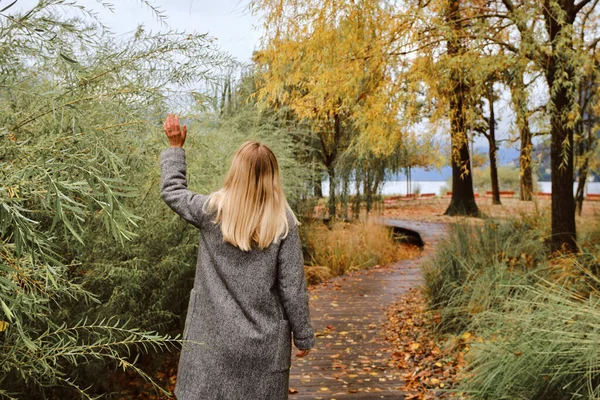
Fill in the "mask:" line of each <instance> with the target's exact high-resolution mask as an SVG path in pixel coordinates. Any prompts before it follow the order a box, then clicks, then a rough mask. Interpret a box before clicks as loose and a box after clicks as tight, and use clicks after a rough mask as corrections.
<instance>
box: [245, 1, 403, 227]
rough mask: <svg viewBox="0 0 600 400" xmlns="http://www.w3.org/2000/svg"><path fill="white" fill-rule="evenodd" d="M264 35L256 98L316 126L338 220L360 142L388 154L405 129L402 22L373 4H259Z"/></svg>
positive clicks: (382, 5)
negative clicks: (350, 155) (338, 191)
mask: <svg viewBox="0 0 600 400" xmlns="http://www.w3.org/2000/svg"><path fill="white" fill-rule="evenodd" d="M253 7H254V9H255V10H256V11H257V12H260V13H261V14H262V15H264V27H265V36H264V40H263V44H262V49H261V50H260V51H258V52H257V53H256V55H255V61H256V62H257V64H258V65H259V66H262V67H263V69H262V73H263V78H264V81H263V85H262V87H261V88H260V89H259V91H258V93H257V94H258V96H259V97H262V98H264V99H266V100H267V101H269V102H270V103H271V104H273V105H275V106H280V105H286V106H289V107H290V108H291V109H292V110H293V111H294V112H295V113H296V114H297V115H298V116H299V117H300V118H301V119H305V120H308V121H310V122H311V123H312V125H313V130H314V132H315V133H316V134H317V135H318V138H319V142H320V151H321V159H322V162H323V164H324V165H325V167H326V169H327V172H328V174H329V181H330V189H329V211H330V215H332V216H334V215H335V208H336V205H335V204H336V201H335V182H336V169H335V167H336V162H337V160H338V159H339V157H340V154H341V153H342V152H343V151H345V149H346V148H347V147H348V146H349V145H350V144H351V143H352V142H354V141H358V142H360V146H359V148H364V149H365V151H367V152H374V153H388V154H389V153H390V152H391V151H392V149H394V148H395V147H396V146H397V145H398V143H400V142H401V138H402V136H403V135H404V134H406V131H405V130H402V129H400V128H399V124H398V118H399V115H400V114H401V112H400V109H401V107H402V102H401V101H398V99H399V97H401V93H402V91H401V90H399V80H398V74H397V68H398V66H399V65H400V63H399V62H398V61H397V54H394V46H396V45H397V37H396V36H397V33H398V28H397V26H396V25H397V23H398V20H397V19H395V18H394V15H395V14H394V8H393V7H392V6H391V5H388V4H386V3H382V2H379V1H375V0H369V1H362V2H353V1H342V2H338V1H333V0H326V1H317V0H299V1H295V0H286V1H283V2H282V1H275V0H256V1H254V2H253Z"/></svg>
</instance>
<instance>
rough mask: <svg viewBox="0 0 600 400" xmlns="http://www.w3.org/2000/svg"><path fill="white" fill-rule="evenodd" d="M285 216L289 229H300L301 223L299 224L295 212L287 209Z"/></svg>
mask: <svg viewBox="0 0 600 400" xmlns="http://www.w3.org/2000/svg"><path fill="white" fill-rule="evenodd" d="M285 215H286V218H287V222H288V227H289V229H290V230H292V229H295V228H297V227H298V225H300V223H299V222H298V218H297V217H296V214H294V212H293V211H292V210H291V209H286V210H285Z"/></svg>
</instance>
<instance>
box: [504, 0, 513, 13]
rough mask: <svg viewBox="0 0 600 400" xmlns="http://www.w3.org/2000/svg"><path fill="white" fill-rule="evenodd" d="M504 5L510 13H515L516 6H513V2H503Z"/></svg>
mask: <svg viewBox="0 0 600 400" xmlns="http://www.w3.org/2000/svg"><path fill="white" fill-rule="evenodd" d="M502 3H503V4H504V7H506V9H507V10H508V11H510V12H514V11H515V5H514V4H513V2H512V1H511V0H502Z"/></svg>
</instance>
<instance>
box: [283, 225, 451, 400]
mask: <svg viewBox="0 0 600 400" xmlns="http://www.w3.org/2000/svg"><path fill="white" fill-rule="evenodd" d="M388 222H390V223H393V224H395V225H398V226H401V227H403V228H406V229H410V230H413V231H417V232H418V233H419V234H420V235H421V238H422V239H423V241H424V242H425V250H424V252H423V254H422V255H421V257H419V258H417V259H413V260H406V261H401V262H398V263H394V264H392V265H390V266H387V267H379V268H373V269H370V270H365V271H357V272H354V273H351V274H349V275H346V276H343V277H339V278H335V279H331V280H329V281H327V282H325V283H323V284H321V285H317V286H316V287H314V288H312V289H311V294H310V301H311V304H310V307H311V317H312V321H313V325H314V328H315V330H316V332H317V343H316V346H315V348H314V349H313V351H312V352H311V353H310V355H309V356H308V357H306V358H305V359H298V358H296V357H292V369H291V372H290V390H292V389H294V390H297V393H294V394H290V399H303V400H305V399H306V400H307V399H316V400H318V399H329V400H331V399H346V398H348V399H350V398H351V399H380V398H381V399H403V398H404V395H403V392H402V391H401V390H399V388H400V387H401V386H402V384H403V380H402V376H401V374H402V373H403V371H400V370H398V369H396V368H392V367H390V366H389V365H388V364H390V360H391V353H392V352H393V349H392V348H391V347H390V345H389V344H388V343H387V341H386V340H385V337H384V333H383V329H382V326H383V324H384V323H385V322H386V316H385V310H386V309H387V308H388V307H390V306H391V305H392V303H393V302H394V300H396V299H397V297H398V296H399V295H400V294H402V293H403V292H405V291H406V290H407V289H408V288H411V287H415V286H417V285H419V284H420V283H421V273H420V269H419V265H420V264H421V262H422V261H423V259H424V258H425V257H427V255H428V254H430V253H431V251H432V250H433V248H434V247H435V243H436V242H437V241H438V240H439V239H440V238H441V237H442V236H443V234H444V232H445V229H446V225H445V224H440V223H428V222H415V221H401V220H389V221H388ZM390 365H392V364H390ZM292 391H293V390H292Z"/></svg>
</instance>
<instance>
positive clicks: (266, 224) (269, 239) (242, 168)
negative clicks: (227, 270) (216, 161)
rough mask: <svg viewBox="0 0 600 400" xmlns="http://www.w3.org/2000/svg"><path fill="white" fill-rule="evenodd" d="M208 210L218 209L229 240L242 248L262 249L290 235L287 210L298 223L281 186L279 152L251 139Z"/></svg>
mask: <svg viewBox="0 0 600 400" xmlns="http://www.w3.org/2000/svg"><path fill="white" fill-rule="evenodd" d="M206 204H207V212H211V211H216V213H217V215H216V217H215V219H214V221H213V222H214V223H216V224H219V223H220V224H221V232H222V233H223V239H224V240H225V241H226V242H229V243H231V244H233V245H234V246H237V247H239V248H240V249H242V250H245V251H248V250H251V249H252V247H253V246H258V247H259V248H260V249H261V250H262V249H265V248H267V247H269V245H270V244H271V243H273V242H277V241H278V240H279V239H280V238H284V237H286V236H287V234H288V232H289V229H290V227H289V222H288V217H287V211H289V212H290V213H291V215H292V219H293V221H294V222H295V223H298V220H297V219H296V216H295V215H294V213H293V212H292V210H291V208H290V206H289V204H288V202H287V200H286V198H285V195H284V194H283V189H282V186H281V180H280V178H279V165H278V163H277V158H276V157H275V154H273V152H272V151H271V149H269V148H268V147H267V146H265V145H264V144H262V143H259V142H255V141H247V142H245V143H244V144H242V145H241V146H240V147H239V148H238V149H237V151H236V152H235V155H234V157H233V161H232V162H231V168H230V169H229V172H228V173H227V175H226V177H225V181H224V183H223V187H222V188H221V189H220V190H218V191H216V192H214V193H213V194H211V195H210V198H209V200H208V201H207V202H206Z"/></svg>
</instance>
